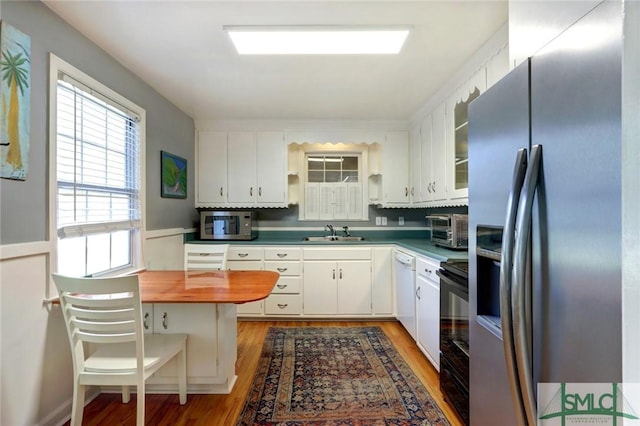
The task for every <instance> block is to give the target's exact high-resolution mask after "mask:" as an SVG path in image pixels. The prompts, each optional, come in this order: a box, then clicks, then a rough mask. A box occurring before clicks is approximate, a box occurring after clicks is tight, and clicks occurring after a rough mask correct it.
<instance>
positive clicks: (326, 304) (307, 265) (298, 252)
mask: <svg viewBox="0 0 640 426" xmlns="http://www.w3.org/2000/svg"><path fill="white" fill-rule="evenodd" d="M391 253H392V247H391V246H373V247H365V246H360V245H357V246H356V245H353V246H348V245H340V246H339V247H336V246H322V247H319V246H314V247H309V246H296V245H286V246H251V245H247V246H242V245H233V244H232V245H231V246H230V247H229V252H228V255H227V268H228V269H229V270H271V271H276V272H278V273H279V274H280V278H279V279H278V282H277V283H276V285H275V286H274V288H273V290H272V291H271V294H270V295H269V297H267V298H266V299H264V300H260V301H257V302H249V303H243V304H239V305H237V312H238V317H240V318H256V317H284V318H292V317H305V316H310V317H319V316H343V317H344V316H372V317H387V318H389V317H392V316H393V315H394V313H395V303H394V290H393V289H394V287H393V274H392V267H393V266H392V258H391Z"/></svg>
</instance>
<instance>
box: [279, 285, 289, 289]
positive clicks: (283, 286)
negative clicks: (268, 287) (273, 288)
mask: <svg viewBox="0 0 640 426" xmlns="http://www.w3.org/2000/svg"><path fill="white" fill-rule="evenodd" d="M278 288H279V289H280V290H282V289H284V288H287V284H278Z"/></svg>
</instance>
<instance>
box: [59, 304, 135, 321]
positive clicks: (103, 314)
mask: <svg viewBox="0 0 640 426" xmlns="http://www.w3.org/2000/svg"><path fill="white" fill-rule="evenodd" d="M67 312H69V314H70V315H74V316H75V317H77V318H86V319H98V320H99V319H110V320H113V321H116V320H118V318H120V319H130V318H131V319H133V318H135V310H134V309H133V308H131V307H129V308H125V309H100V310H98V309H87V308H86V307H78V306H73V305H72V306H68V307H67Z"/></svg>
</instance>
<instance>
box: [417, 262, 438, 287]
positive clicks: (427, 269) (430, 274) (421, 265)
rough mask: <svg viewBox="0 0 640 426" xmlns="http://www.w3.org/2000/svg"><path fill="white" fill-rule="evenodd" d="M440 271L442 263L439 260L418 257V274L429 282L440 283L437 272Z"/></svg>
mask: <svg viewBox="0 0 640 426" xmlns="http://www.w3.org/2000/svg"><path fill="white" fill-rule="evenodd" d="M438 269H440V262H438V261H437V260H433V259H429V258H425V257H418V258H416V272H417V274H418V275H421V276H423V277H425V278H427V279H428V280H431V281H436V282H439V281H440V278H438V276H437V275H436V271H437V270H438Z"/></svg>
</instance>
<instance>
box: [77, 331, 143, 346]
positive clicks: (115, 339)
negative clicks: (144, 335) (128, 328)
mask: <svg viewBox="0 0 640 426" xmlns="http://www.w3.org/2000/svg"><path fill="white" fill-rule="evenodd" d="M75 335H76V337H77V338H78V340H81V341H83V342H88V343H126V342H135V340H136V334H135V333H121V334H113V333H112V334H94V333H87V332H86V331H80V330H78V331H76V333H75Z"/></svg>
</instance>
